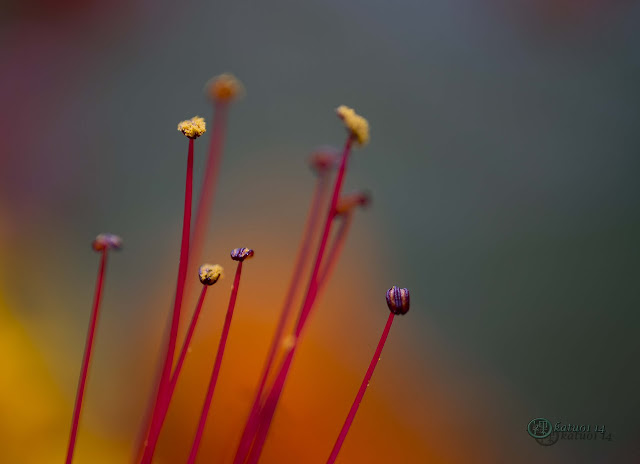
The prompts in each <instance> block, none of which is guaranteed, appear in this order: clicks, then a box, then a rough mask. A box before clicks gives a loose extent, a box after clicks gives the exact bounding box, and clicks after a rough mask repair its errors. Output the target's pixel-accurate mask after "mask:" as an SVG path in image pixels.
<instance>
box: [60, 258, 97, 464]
mask: <svg viewBox="0 0 640 464" xmlns="http://www.w3.org/2000/svg"><path fill="white" fill-rule="evenodd" d="M106 266H107V247H104V248H103V249H102V254H101V256H100V267H99V269H98V279H97V281H96V290H95V294H94V298H93V309H92V310H91V318H90V321H89V331H88V333H87V341H86V344H85V348H84V358H83V360H82V368H81V369H80V379H79V381H78V390H77V392H76V402H75V406H74V408H73V420H72V422H71V433H70V435H69V446H68V448H67V460H66V464H71V462H72V461H73V452H74V451H75V445H76V437H77V434H78V423H79V422H80V412H81V410H82V400H83V399H84V390H85V386H86V383H87V374H88V372H89V363H90V362H91V353H92V351H93V339H94V336H95V333H96V326H97V325H98V313H99V311H100V301H101V299H102V288H103V286H104V271H105V267H106Z"/></svg>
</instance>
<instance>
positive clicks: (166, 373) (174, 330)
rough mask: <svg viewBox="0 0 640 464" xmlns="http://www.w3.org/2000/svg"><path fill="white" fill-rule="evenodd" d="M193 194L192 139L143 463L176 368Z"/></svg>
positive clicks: (148, 459) (156, 434) (147, 461)
mask: <svg viewBox="0 0 640 464" xmlns="http://www.w3.org/2000/svg"><path fill="white" fill-rule="evenodd" d="M192 195H193V139H189V153H188V156H187V176H186V182H185V194H184V218H183V222H182V244H181V246H180V264H179V266H178V281H177V284H176V295H175V301H174V304H173V314H172V321H171V329H170V332H169V341H168V343H167V351H166V354H165V360H164V365H163V367H162V376H161V377H160V385H159V387H158V395H157V397H156V405H155V408H154V413H153V416H152V417H153V418H152V419H151V427H150V430H149V437H148V440H147V441H146V442H145V450H144V454H143V456H142V460H141V463H142V464H150V463H151V459H152V458H153V453H154V452H155V449H156V445H157V443H158V438H159V436H160V431H161V429H162V424H163V422H164V418H165V417H166V413H167V410H168V408H169V404H168V402H167V399H168V397H167V394H168V391H169V384H170V376H171V370H172V368H173V357H174V353H175V349H176V340H177V338H178V326H179V324H180V309H181V306H182V297H183V294H184V285H185V281H186V278H187V268H188V264H189V239H190V235H191V203H192Z"/></svg>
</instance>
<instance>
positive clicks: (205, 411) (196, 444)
mask: <svg viewBox="0 0 640 464" xmlns="http://www.w3.org/2000/svg"><path fill="white" fill-rule="evenodd" d="M241 273H242V261H239V262H238V267H237V269H236V276H235V279H234V280H233V289H232V290H231V298H230V299H229V307H228V309H227V316H226V317H225V320H224V327H223V328H222V335H221V336H220V343H219V345H218V353H217V354H216V360H215V363H214V364H213V371H212V372H211V380H210V381H209V388H208V389H207V395H206V397H205V400H204V404H203V406H202V413H201V414H200V421H199V422H198V429H197V431H196V435H195V438H194V439H193V444H192V445H191V452H190V453H189V459H188V460H187V464H193V463H194V462H195V461H196V456H197V455H198V450H199V448H200V441H201V440H202V435H203V433H204V427H205V425H206V423H207V416H208V415H209V408H210V407H211V400H212V399H213V392H214V391H215V389H216V383H217V381H218V374H219V373H220V366H221V365H222V357H223V355H224V349H225V346H226V344H227V337H228V336H229V329H230V327H231V318H232V317H233V309H234V308H235V306H236V298H237V297H238V289H239V288H240V274H241Z"/></svg>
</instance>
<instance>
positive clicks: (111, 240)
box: [91, 234, 122, 251]
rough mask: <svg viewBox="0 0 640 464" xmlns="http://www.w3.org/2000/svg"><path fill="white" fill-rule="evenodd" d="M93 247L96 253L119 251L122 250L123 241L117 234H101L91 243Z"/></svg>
mask: <svg viewBox="0 0 640 464" xmlns="http://www.w3.org/2000/svg"><path fill="white" fill-rule="evenodd" d="M91 247H92V248H93V249H94V250H95V251H102V250H104V249H109V250H119V249H120V248H122V239H121V238H120V237H118V236H117V235H115V234H100V235H98V236H97V237H96V238H95V240H94V241H93V242H92V243H91Z"/></svg>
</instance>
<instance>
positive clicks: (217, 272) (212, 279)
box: [198, 264, 224, 285]
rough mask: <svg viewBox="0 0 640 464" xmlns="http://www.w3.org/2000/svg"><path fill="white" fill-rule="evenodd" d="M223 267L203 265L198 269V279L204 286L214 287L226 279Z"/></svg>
mask: <svg viewBox="0 0 640 464" xmlns="http://www.w3.org/2000/svg"><path fill="white" fill-rule="evenodd" d="M223 271H224V270H223V269H222V266H220V265H219V264H203V265H202V266H200V269H198V277H200V282H202V285H213V284H215V283H216V282H217V281H218V280H220V279H221V278H222V277H224V273H223Z"/></svg>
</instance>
